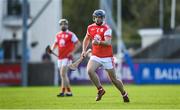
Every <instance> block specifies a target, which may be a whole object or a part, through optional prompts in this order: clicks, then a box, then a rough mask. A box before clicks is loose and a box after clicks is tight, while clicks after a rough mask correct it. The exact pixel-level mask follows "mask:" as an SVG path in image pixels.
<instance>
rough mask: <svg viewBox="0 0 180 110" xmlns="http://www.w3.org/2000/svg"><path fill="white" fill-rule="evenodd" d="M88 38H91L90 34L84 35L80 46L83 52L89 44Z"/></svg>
mask: <svg viewBox="0 0 180 110" xmlns="http://www.w3.org/2000/svg"><path fill="white" fill-rule="evenodd" d="M90 40H91V38H90V36H89V35H86V36H85V38H84V40H83V46H82V50H83V52H86V50H87V47H88V46H89V43H90Z"/></svg>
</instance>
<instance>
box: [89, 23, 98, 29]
mask: <svg viewBox="0 0 180 110" xmlns="http://www.w3.org/2000/svg"><path fill="white" fill-rule="evenodd" d="M96 26H97V25H96V23H92V24H90V25H89V26H88V28H93V27H96Z"/></svg>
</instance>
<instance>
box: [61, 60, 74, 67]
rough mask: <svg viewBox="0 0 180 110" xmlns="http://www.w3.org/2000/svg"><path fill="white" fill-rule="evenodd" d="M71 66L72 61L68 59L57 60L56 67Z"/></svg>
mask: <svg viewBox="0 0 180 110" xmlns="http://www.w3.org/2000/svg"><path fill="white" fill-rule="evenodd" d="M70 64H72V60H70V59H68V58H64V59H59V60H58V67H59V68H60V67H62V66H68V65H70Z"/></svg>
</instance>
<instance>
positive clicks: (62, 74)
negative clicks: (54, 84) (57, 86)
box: [57, 66, 66, 97]
mask: <svg viewBox="0 0 180 110" xmlns="http://www.w3.org/2000/svg"><path fill="white" fill-rule="evenodd" d="M59 71H60V72H59V73H60V78H61V91H60V93H59V94H58V95H57V96H58V97H63V96H64V93H65V89H66V81H65V73H64V66H61V68H60V70H59Z"/></svg>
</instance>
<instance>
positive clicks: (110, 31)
mask: <svg viewBox="0 0 180 110" xmlns="http://www.w3.org/2000/svg"><path fill="white" fill-rule="evenodd" d="M104 36H108V37H111V36H112V30H111V29H110V28H109V29H107V30H106V31H105V32H104Z"/></svg>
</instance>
